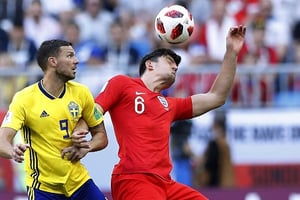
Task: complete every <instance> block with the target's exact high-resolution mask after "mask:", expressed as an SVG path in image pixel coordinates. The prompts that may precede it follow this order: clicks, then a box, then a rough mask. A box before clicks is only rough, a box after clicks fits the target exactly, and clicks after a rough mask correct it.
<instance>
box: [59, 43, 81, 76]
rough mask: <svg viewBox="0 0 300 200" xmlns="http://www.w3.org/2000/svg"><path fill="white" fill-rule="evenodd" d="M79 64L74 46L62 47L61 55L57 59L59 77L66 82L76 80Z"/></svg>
mask: <svg viewBox="0 0 300 200" xmlns="http://www.w3.org/2000/svg"><path fill="white" fill-rule="evenodd" d="M78 62H79V61H78V59H77V57H76V56H75V51H74V49H73V47H72V46H62V47H60V54H59V56H58V57H57V68H56V74H57V76H59V77H60V78H61V79H62V80H64V81H68V80H72V79H74V78H75V75H76V68H77V64H78Z"/></svg>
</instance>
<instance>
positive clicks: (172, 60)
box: [161, 54, 175, 63]
mask: <svg viewBox="0 0 300 200" xmlns="http://www.w3.org/2000/svg"><path fill="white" fill-rule="evenodd" d="M161 58H162V59H164V60H166V61H171V62H172V63H175V60H174V58H173V57H172V56H171V55H168V54H167V55H162V56H161Z"/></svg>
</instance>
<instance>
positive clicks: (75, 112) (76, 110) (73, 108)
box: [68, 101, 79, 120]
mask: <svg viewBox="0 0 300 200" xmlns="http://www.w3.org/2000/svg"><path fill="white" fill-rule="evenodd" d="M68 109H69V112H70V114H71V115H72V118H73V120H77V119H78V114H79V106H78V104H77V103H75V102H74V101H71V102H70V103H69V105H68Z"/></svg>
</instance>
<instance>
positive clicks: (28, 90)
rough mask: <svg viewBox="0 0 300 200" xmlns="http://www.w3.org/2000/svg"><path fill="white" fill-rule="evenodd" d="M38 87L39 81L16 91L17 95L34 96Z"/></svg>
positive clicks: (23, 96)
mask: <svg viewBox="0 0 300 200" xmlns="http://www.w3.org/2000/svg"><path fill="white" fill-rule="evenodd" d="M37 88H38V83H37V82H36V83H33V84H31V85H28V86H26V87H25V88H23V89H21V90H19V91H18V92H16V94H15V96H18V97H22V98H26V97H34V96H35V93H36V92H37Z"/></svg>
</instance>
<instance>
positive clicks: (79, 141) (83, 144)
mask: <svg viewBox="0 0 300 200" xmlns="http://www.w3.org/2000/svg"><path fill="white" fill-rule="evenodd" d="M87 134H88V131H87V130H76V131H74V132H73V133H72V136H71V139H72V143H73V145H74V146H75V147H78V148H87V149H89V148H90V144H89V143H88V140H87V139H86V136H87Z"/></svg>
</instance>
